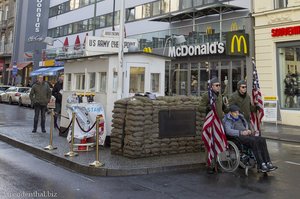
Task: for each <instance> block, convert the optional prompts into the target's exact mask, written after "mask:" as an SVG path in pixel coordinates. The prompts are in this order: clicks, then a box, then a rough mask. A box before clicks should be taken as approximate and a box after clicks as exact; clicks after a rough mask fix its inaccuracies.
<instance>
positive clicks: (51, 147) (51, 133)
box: [44, 109, 57, 151]
mask: <svg viewBox="0 0 300 199" xmlns="http://www.w3.org/2000/svg"><path fill="white" fill-rule="evenodd" d="M53 128H54V111H53V109H52V110H51V121H50V141H49V145H48V146H46V147H45V148H44V149H45V150H49V151H50V150H54V149H57V147H54V146H53V145H52V143H53Z"/></svg>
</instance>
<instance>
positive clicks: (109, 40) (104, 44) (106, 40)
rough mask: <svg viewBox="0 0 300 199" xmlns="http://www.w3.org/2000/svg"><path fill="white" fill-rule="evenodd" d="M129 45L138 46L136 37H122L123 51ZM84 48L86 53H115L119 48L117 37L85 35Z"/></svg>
mask: <svg viewBox="0 0 300 199" xmlns="http://www.w3.org/2000/svg"><path fill="white" fill-rule="evenodd" d="M130 46H134V47H138V41H137V40H136V39H124V52H128V48H129V47H130ZM85 50H86V54H87V55H92V54H95V53H98V54H99V53H101V52H102V53H117V52H118V50H119V38H118V37H94V36H87V37H86V43H85Z"/></svg>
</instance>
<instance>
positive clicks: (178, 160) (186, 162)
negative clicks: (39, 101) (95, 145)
mask: <svg viewBox="0 0 300 199" xmlns="http://www.w3.org/2000/svg"><path fill="white" fill-rule="evenodd" d="M46 129H47V133H41V132H39V129H38V132H37V133H31V130H32V127H31V124H30V126H21V127H18V125H17V124H15V125H14V124H13V125H9V126H7V125H5V126H4V125H1V124H0V140H1V141H4V142H7V143H8V144H11V145H13V146H15V147H18V148H20V149H22V150H25V151H28V152H29V153H32V154H34V155H36V156H37V157H40V158H42V159H46V160H48V161H50V162H53V163H54V164H57V165H61V166H63V167H65V168H67V169H70V170H74V171H76V172H79V173H83V174H87V175H97V176H127V175H144V174H151V173H159V172H165V171H180V170H190V169H199V168H203V167H204V166H205V158H204V152H199V153H189V154H175V155H168V156H154V157H148V158H140V159H130V158H126V157H122V156H119V155H112V154H111V153H110V148H107V147H100V146H99V147H100V151H99V154H100V158H99V160H100V162H101V163H104V164H105V165H104V166H103V167H101V168H93V167H90V166H89V163H92V162H94V161H95V160H96V155H95V150H93V151H89V152H79V155H78V156H75V157H65V156H64V154H65V153H67V152H69V150H70V149H69V144H68V142H67V139H66V138H65V137H61V136H58V131H57V130H55V131H54V135H53V146H55V147H57V149H56V150H53V151H47V150H44V147H45V146H47V145H49V126H48V127H46Z"/></svg>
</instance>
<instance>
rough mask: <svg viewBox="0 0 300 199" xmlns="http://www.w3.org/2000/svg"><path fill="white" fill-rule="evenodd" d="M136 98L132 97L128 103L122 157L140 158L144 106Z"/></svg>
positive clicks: (142, 141)
mask: <svg viewBox="0 0 300 199" xmlns="http://www.w3.org/2000/svg"><path fill="white" fill-rule="evenodd" d="M138 98H139V97H134V98H132V99H131V100H130V101H129V102H128V104H127V111H126V119H125V120H126V125H125V137H124V148H123V155H124V156H127V157H132V158H136V157H142V156H141V154H142V147H143V144H144V134H145V132H144V124H145V116H144V104H143V102H142V101H140V100H138Z"/></svg>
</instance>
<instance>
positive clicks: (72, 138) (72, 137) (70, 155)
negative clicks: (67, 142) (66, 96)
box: [65, 112, 78, 157]
mask: <svg viewBox="0 0 300 199" xmlns="http://www.w3.org/2000/svg"><path fill="white" fill-rule="evenodd" d="M75 121H76V120H75V113H74V112H73V113H72V133H71V146H70V151H69V152H68V153H65V156H69V157H73V156H77V155H78V153H75V152H74V151H73V147H74V130H75Z"/></svg>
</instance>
